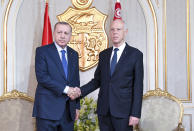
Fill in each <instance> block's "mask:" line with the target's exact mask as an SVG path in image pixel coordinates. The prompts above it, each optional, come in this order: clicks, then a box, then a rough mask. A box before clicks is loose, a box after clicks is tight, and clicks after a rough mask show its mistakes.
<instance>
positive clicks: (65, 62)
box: [61, 50, 68, 78]
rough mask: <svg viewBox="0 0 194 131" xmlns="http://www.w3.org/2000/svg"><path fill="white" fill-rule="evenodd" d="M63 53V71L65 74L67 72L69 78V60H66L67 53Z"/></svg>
mask: <svg viewBox="0 0 194 131" xmlns="http://www.w3.org/2000/svg"><path fill="white" fill-rule="evenodd" d="M61 53H62V64H63V69H64V72H65V76H66V78H67V76H68V64H67V60H66V57H65V53H66V51H65V50H61Z"/></svg>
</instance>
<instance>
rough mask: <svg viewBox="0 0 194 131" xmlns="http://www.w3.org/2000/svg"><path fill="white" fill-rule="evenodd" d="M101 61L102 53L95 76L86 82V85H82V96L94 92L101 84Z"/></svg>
mask: <svg viewBox="0 0 194 131" xmlns="http://www.w3.org/2000/svg"><path fill="white" fill-rule="evenodd" d="M100 63H101V55H99V63H98V66H97V68H96V71H95V73H94V78H93V79H92V80H91V81H90V82H88V83H87V84H85V85H84V86H82V87H81V95H82V97H85V96H86V95H88V94H89V93H91V92H93V91H94V90H96V89H97V88H99V86H100V76H101V70H100V65H101V64H100Z"/></svg>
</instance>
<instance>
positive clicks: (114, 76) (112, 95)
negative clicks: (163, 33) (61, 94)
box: [70, 19, 143, 131]
mask: <svg viewBox="0 0 194 131" xmlns="http://www.w3.org/2000/svg"><path fill="white" fill-rule="evenodd" d="M126 33H127V30H126V29H125V28H124V22H123V21H122V20H118V19H117V20H114V21H113V22H112V23H111V27H110V37H111V40H112V42H113V47H111V48H108V49H106V50H104V51H102V52H101V53H100V54H99V63H98V66H97V69H96V71H95V74H94V79H92V80H91V81H90V82H89V83H87V84H86V85H84V86H82V87H81V88H80V89H81V96H82V97H84V96H86V95H87V94H89V93H90V92H92V91H94V90H96V89H97V88H100V90H99V94H98V103H97V114H98V120H99V126H100V131H132V130H133V125H136V124H138V122H139V118H140V116H141V106H142V96H143V54H142V52H140V51H139V50H138V49H136V48H134V47H131V46H129V45H128V44H127V43H126V42H125V41H124V37H125V35H126ZM79 93H80V92H77V94H79ZM70 97H71V98H72V99H74V98H75V97H74V96H73V95H72V96H70Z"/></svg>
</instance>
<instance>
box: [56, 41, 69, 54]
mask: <svg viewBox="0 0 194 131" xmlns="http://www.w3.org/2000/svg"><path fill="white" fill-rule="evenodd" d="M54 43H55V46H56V48H57V51H58V52H61V50H65V51H66V52H67V46H66V47H65V48H64V49H63V48H61V47H60V46H59V45H58V44H57V43H56V42H54Z"/></svg>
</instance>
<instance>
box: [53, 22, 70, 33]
mask: <svg viewBox="0 0 194 131" xmlns="http://www.w3.org/2000/svg"><path fill="white" fill-rule="evenodd" d="M57 25H68V26H69V27H70V31H71V32H72V27H71V25H70V24H69V23H67V22H65V21H61V22H57V23H56V24H55V26H54V31H55V29H56V27H57Z"/></svg>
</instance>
